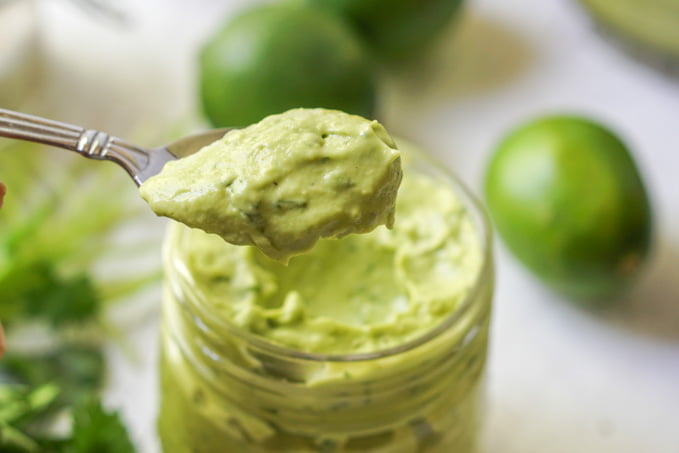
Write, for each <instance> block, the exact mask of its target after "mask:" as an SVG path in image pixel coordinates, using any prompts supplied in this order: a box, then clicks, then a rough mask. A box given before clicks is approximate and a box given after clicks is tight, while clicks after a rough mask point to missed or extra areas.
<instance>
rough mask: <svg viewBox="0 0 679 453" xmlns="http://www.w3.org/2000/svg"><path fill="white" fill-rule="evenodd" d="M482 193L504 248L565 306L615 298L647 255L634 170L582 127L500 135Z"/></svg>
mask: <svg viewBox="0 0 679 453" xmlns="http://www.w3.org/2000/svg"><path fill="white" fill-rule="evenodd" d="M485 192H486V200H487V203H488V207H489V209H490V211H491V213H492V216H493V220H494V221H495V226H496V227H497V231H498V232H499V234H500V236H501V237H502V238H503V239H504V242H505V244H506V245H507V247H508V248H509V249H510V250H511V251H512V252H513V253H514V255H515V256H516V257H517V258H518V259H519V260H520V261H521V262H522V263H523V264H525V265H526V267H528V268H529V269H530V270H531V271H533V273H535V274H536V275H537V276H538V277H540V278H541V279H542V280H543V281H545V282H546V283H547V284H548V285H550V286H551V287H552V288H554V289H556V290H558V291H559V292H561V293H563V294H565V295H567V296H569V297H572V298H575V299H579V300H605V299H609V298H612V297H614V296H616V295H617V294H618V293H619V292H620V291H622V290H623V289H625V288H626V287H627V286H629V285H628V283H629V282H630V281H632V280H633V277H635V276H636V275H637V273H638V271H639V269H640V268H641V265H642V264H643V262H644V260H645V258H646V256H647V254H648V251H649V247H650V238H651V206H650V203H649V200H648V197H647V193H646V189H645V187H644V184H643V182H642V180H641V176H640V174H639V171H638V169H637V166H636V164H635V162H634V160H633V158H632V155H631V154H630V152H629V150H628V149H627V147H626V146H625V144H623V142H622V141H621V140H620V139H619V138H618V137H617V136H616V135H615V134H614V133H613V132H611V131H610V130H608V129H607V128H606V127H605V126H603V125H601V124H598V123H596V122H593V121H591V120H589V119H585V118H580V117H574V116H549V117H544V118H540V119H537V120H533V121H529V122H527V123H525V124H523V125H521V126H520V127H518V128H517V129H515V130H514V131H512V132H510V133H509V134H508V135H507V136H506V137H505V138H504V139H503V140H502V141H501V143H500V144H499V146H498V147H497V149H496V151H495V153H494V154H493V156H492V158H491V160H490V165H489V166H488V170H487V173H486V179H485Z"/></svg>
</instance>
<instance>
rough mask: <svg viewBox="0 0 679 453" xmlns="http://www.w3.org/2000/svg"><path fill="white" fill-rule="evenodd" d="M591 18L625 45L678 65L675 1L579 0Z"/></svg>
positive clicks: (678, 13) (678, 11)
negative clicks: (631, 45)
mask: <svg viewBox="0 0 679 453" xmlns="http://www.w3.org/2000/svg"><path fill="white" fill-rule="evenodd" d="M579 1H580V3H581V4H582V5H584V6H585V7H586V8H587V9H588V10H589V12H590V13H591V14H592V16H593V17H594V19H595V20H596V21H597V22H599V23H601V24H602V25H603V26H604V27H605V28H606V29H607V30H608V31H610V32H612V33H614V34H615V35H617V36H619V37H621V38H623V39H624V40H625V41H626V42H628V43H629V44H636V45H641V46H643V47H644V48H646V49H649V50H651V51H653V52H655V53H657V54H659V55H663V56H666V57H669V58H670V59H672V60H674V61H677V62H679V0H579Z"/></svg>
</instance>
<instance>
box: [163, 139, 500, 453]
mask: <svg viewBox="0 0 679 453" xmlns="http://www.w3.org/2000/svg"><path fill="white" fill-rule="evenodd" d="M402 153H403V155H404V158H405V157H406V156H405V150H403V148H402ZM408 155H409V156H408V159H404V172H406V171H410V172H418V173H422V174H426V175H427V176H429V177H431V178H435V179H436V180H438V181H440V183H441V184H444V185H446V186H448V187H450V189H451V190H453V191H454V192H455V193H456V195H457V196H458V198H459V199H460V201H461V202H462V204H463V206H464V209H465V210H466V212H467V213H468V214H469V216H470V218H471V219H472V223H473V225H474V227H475V229H476V231H477V233H478V237H479V242H480V246H481V252H482V259H483V262H482V263H481V265H480V271H479V272H478V274H477V276H476V279H475V281H474V283H473V285H472V287H471V288H470V290H469V292H468V294H467V295H466V297H465V298H464V299H463V300H462V301H461V302H460V303H459V304H458V305H457V307H458V308H457V309H456V310H455V311H454V312H452V313H449V314H447V315H446V316H445V317H444V320H443V321H442V322H441V323H440V324H438V325H437V326H436V327H434V328H433V329H431V330H429V331H428V332H427V333H426V334H424V335H421V336H419V337H418V338H416V339H414V340H411V341H407V342H405V343H403V344H400V345H398V346H395V347H391V348H389V349H385V350H381V351H377V352H372V353H357V354H347V355H324V354H316V353H308V352H301V351H298V350H294V349H290V348H287V347H284V346H281V345H278V344H274V343H273V342H270V341H268V340H266V339H264V338H263V337H260V336H256V335H254V334H252V333H250V332H248V331H245V330H243V329H241V328H239V327H237V326H235V325H233V324H230V323H229V322H226V321H225V320H224V319H223V318H220V317H219V316H217V314H216V313H215V312H214V307H212V306H210V305H209V304H206V303H205V294H204V293H203V291H201V288H200V287H199V285H196V282H195V280H194V278H193V276H192V275H191V271H190V269H189V267H188V266H187V265H186V261H185V260H186V257H185V255H184V251H185V250H186V248H187V247H188V244H187V243H186V241H187V236H188V234H187V233H188V232H189V230H188V228H186V227H183V226H181V225H178V224H172V225H171V226H170V229H169V233H168V236H167V238H166V243H165V248H164V254H165V256H164V259H165V273H166V275H165V285H164V302H163V311H162V328H161V329H162V330H161V369H160V376H161V378H160V379H161V406H160V412H159V421H158V426H159V434H160V438H161V442H162V445H163V451H164V452H165V453H184V452H201V453H217V452H219V453H224V452H239V453H240V452H262V453H264V452H267V453H270V452H296V453H297V452H300V453H301V452H389V453H401V452H403V453H406V452H418V453H431V452H440V453H454V452H459V453H473V452H475V451H476V448H477V447H476V443H477V435H478V431H479V429H478V428H479V426H478V425H479V422H480V417H481V409H482V404H481V403H482V393H483V392H482V381H483V379H482V376H483V370H484V365H485V362H486V350H487V342H488V329H489V318H490V309H491V298H492V292H493V264H492V252H491V234H490V231H489V227H488V223H487V219H486V217H485V215H484V214H483V212H482V210H481V209H480V207H479V205H478V204H477V202H476V201H475V200H474V199H473V197H472V196H471V195H470V194H469V193H468V192H467V191H466V190H465V189H464V188H463V187H462V186H461V184H460V183H459V182H458V181H457V180H456V179H455V178H454V177H452V176H451V175H450V174H449V173H447V172H446V171H445V170H444V169H443V168H442V167H441V166H440V165H438V164H436V163H433V162H431V161H430V160H429V159H428V158H427V157H425V156H424V155H422V154H421V153H419V152H414V151H409V152H408ZM397 215H398V214H397ZM397 221H398V220H397Z"/></svg>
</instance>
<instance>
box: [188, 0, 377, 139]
mask: <svg viewBox="0 0 679 453" xmlns="http://www.w3.org/2000/svg"><path fill="white" fill-rule="evenodd" d="M375 83H376V81H375V74H374V71H373V65H372V61H371V59H370V57H369V56H368V54H367V51H366V50H365V49H364V47H363V46H362V44H361V43H360V41H359V39H358V38H357V37H356V36H355V34H354V32H353V31H352V30H351V29H350V28H349V27H348V26H347V25H346V24H345V23H344V22H343V21H342V20H341V19H339V18H338V17H335V16H334V15H332V14H329V13H327V12H325V11H322V10H320V9H318V8H314V7H311V6H308V5H303V4H287V3H279V4H263V5H259V6H256V7H254V8H250V9H248V10H246V11H244V12H242V13H241V14H239V15H238V16H236V17H233V18H230V19H229V20H228V21H227V22H226V23H224V24H223V25H222V26H221V27H219V28H218V30H217V31H216V33H215V34H214V35H212V36H211V37H210V38H209V39H208V40H207V42H206V43H205V45H204V47H203V49H202V53H201V55H200V96H201V102H202V107H203V110H204V112H205V114H206V116H207V118H208V119H209V120H210V122H211V123H212V124H213V125H214V126H219V127H222V126H245V125H248V124H252V123H254V122H257V121H259V120H261V119H262V118H264V117H265V116H268V115H271V114H274V113H280V112H282V111H285V110H288V109H290V108H295V107H325V108H332V109H338V110H344V111H346V112H349V113H353V114H357V115H361V116H364V117H368V118H370V117H372V116H373V114H374V108H375V98H376V85H375Z"/></svg>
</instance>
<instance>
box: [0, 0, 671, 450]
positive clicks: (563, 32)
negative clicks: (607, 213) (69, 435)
mask: <svg viewBox="0 0 679 453" xmlns="http://www.w3.org/2000/svg"><path fill="white" fill-rule="evenodd" d="M73 3H74V2H73ZM111 3H112V4H114V5H119V7H120V8H121V9H122V10H124V11H126V13H127V14H128V16H129V18H130V19H131V20H130V23H129V25H128V26H127V27H119V26H116V25H114V24H112V23H110V22H108V21H106V20H101V19H95V18H94V17H92V16H87V15H85V14H83V13H82V11H80V10H78V9H76V8H74V7H73V6H72V3H71V2H67V1H65V0H44V1H40V2H38V13H39V19H40V24H41V25H40V28H41V30H40V31H41V38H42V41H43V48H44V51H45V57H44V58H45V64H46V67H47V71H46V77H47V79H48V80H45V81H44V82H45V84H46V87H47V88H46V89H45V92H44V93H46V94H45V95H44V99H43V100H46V102H47V100H48V101H49V103H51V104H50V105H57V103H58V104H59V108H58V109H57V111H58V112H59V115H60V118H61V119H63V120H67V121H72V122H77V123H80V124H83V125H86V126H89V127H99V128H102V129H105V130H107V131H109V132H112V133H114V134H117V135H121V136H126V137H130V136H134V137H140V138H139V141H140V144H148V145H154V144H158V143H161V142H163V137H166V136H168V135H169V134H170V133H171V132H170V131H176V130H177V129H179V130H182V129H186V128H187V127H189V126H188V125H187V124H190V122H191V121H192V120H191V119H192V118H194V117H195V109H196V107H195V85H194V84H195V79H194V77H195V73H194V70H195V49H196V46H197V43H199V42H200V41H201V40H202V39H203V38H204V37H205V36H206V34H207V33H208V32H209V30H210V28H211V27H213V26H214V25H215V23H216V22H217V21H219V20H220V19H221V17H223V15H224V14H226V13H230V12H232V11H235V10H236V9H237V8H238V7H239V6H241V5H242V4H246V3H249V2H247V1H245V0H243V1H229V0H222V1H216V0H201V1H198V0H196V1H191V2H189V1H179V0H165V1H163V0H145V1H134V0H127V1H120V2H117V3H116V2H111ZM468 3H469V7H468V9H467V12H466V14H465V16H464V17H463V19H462V20H461V22H460V23H459V24H458V26H457V27H456V29H454V30H453V29H451V32H450V33H449V34H448V35H447V36H446V37H445V39H444V42H443V43H442V44H441V47H440V49H438V50H437V53H436V58H430V59H428V60H426V61H424V62H423V63H421V65H420V67H419V68H414V69H411V70H407V71H406V70H403V71H402V72H401V73H400V74H395V75H394V74H392V75H390V76H389V77H388V81H386V82H385V83H384V84H383V93H382V95H383V97H382V99H383V104H382V113H381V119H382V120H383V121H384V122H385V124H386V126H387V128H388V129H389V130H390V131H392V132H393V133H395V134H398V135H402V136H406V137H408V138H410V139H412V140H414V141H416V142H418V143H420V144H422V145H424V146H425V147H427V149H430V150H431V152H432V153H433V154H435V155H436V156H437V157H438V158H440V160H441V161H443V162H444V163H445V164H446V165H447V166H449V167H450V168H452V169H453V170H454V171H455V172H457V173H458V174H459V175H460V176H461V178H462V179H463V180H464V181H465V182H467V183H468V184H469V185H470V186H471V188H472V189H473V190H474V191H475V192H476V193H479V188H480V181H481V178H482V174H483V168H484V165H485V162H486V160H487V158H488V156H489V153H490V151H491V149H492V147H493V145H494V144H495V143H496V142H497V141H498V139H499V137H500V136H501V135H502V134H503V133H504V132H506V131H507V129H508V128H510V127H512V126H514V125H516V124H517V123H519V122H522V121H524V120H525V119H527V118H529V117H531V116H535V115H538V114H543V113H549V112H575V113H582V114H587V115H590V116H592V117H594V118H598V119H599V120H601V121H603V122H605V123H607V124H609V125H610V126H611V127H612V128H614V129H615V130H617V131H619V132H620V134H621V135H622V136H623V137H624V138H625V140H626V141H627V142H628V143H629V145H630V147H631V148H632V149H633V151H634V153H635V156H636V158H637V161H638V164H639V166H640V167H641V170H642V172H643V175H644V176H645V179H646V182H647V185H648V188H649V190H650V193H651V195H652V198H653V203H654V208H655V213H656V247H655V255H654V257H653V260H652V262H651V264H650V266H649V268H648V271H647V273H646V274H645V276H644V277H643V279H642V281H641V282H640V284H639V285H638V287H637V288H636V289H635V290H634V291H633V292H632V294H630V295H629V297H628V300H626V301H621V303H620V305H619V306H618V307H616V308H615V309H613V310H610V311H607V312H605V313H599V314H593V313H589V312H587V311H584V310H581V309H578V308H577V307H575V306H573V305H571V304H569V303H567V302H566V301H564V300H562V299H561V298H559V297H558V296H555V295H554V294H552V293H550V292H548V291H547V290H545V289H544V288H543V287H541V286H540V285H539V284H538V283H537V282H536V281H535V280H534V279H533V278H532V277H531V276H530V275H529V274H528V273H527V272H526V271H525V270H524V269H522V268H521V267H520V266H518V265H517V263H516V262H515V261H514V260H513V259H512V257H511V256H509V255H508V254H507V253H506V251H505V250H504V248H503V247H502V245H501V244H499V243H497V248H496V265H497V269H498V279H497V292H496V297H495V312H494V321H493V332H492V345H491V348H492V349H491V355H490V362H489V368H488V380H487V385H488V413H487V420H486V436H485V437H486V443H487V451H488V452H490V453H573V452H579V453H609V452H610V453H613V452H615V453H639V452H653V453H679V182H677V179H679V178H678V177H677V173H678V172H679V79H672V78H670V77H668V76H664V75H661V74H660V73H658V72H655V71H654V70H652V69H650V68H647V67H646V66H643V65H641V64H639V63H638V62H636V61H633V60H631V59H630V58H628V57H627V56H625V55H624V54H622V53H621V52H620V51H619V50H618V49H617V48H615V47H612V46H611V45H610V43H609V42H608V41H606V40H603V39H601V36H599V35H598V34H597V33H596V32H595V31H594V30H593V28H592V27H591V24H590V23H589V21H588V20H587V18H586V17H585V15H584V14H583V13H582V11H581V10H580V9H579V8H578V7H577V5H576V4H575V3H574V2H572V1H569V0H543V1H536V0H532V1H531V0H512V1H502V0H470V1H469V2H468ZM2 33H3V31H2V30H0V37H2ZM413 87H415V88H413ZM144 141H146V143H144ZM148 225H149V226H148V228H150V229H151V231H152V232H153V231H156V232H157V233H156V234H157V235H158V236H160V235H162V227H163V222H162V221H159V220H156V219H153V218H152V217H151V216H149V219H148ZM159 298H160V295H159V292H155V293H154V294H153V295H152V296H151V301H152V302H153V303H154V304H153V305H154V306H155V303H156V302H159ZM147 314H148V316H146V317H145V318H143V321H142V322H141V323H140V324H137V325H134V326H132V327H131V328H130V329H131V330H130V332H131V333H130V338H129V339H130V342H131V344H133V345H134V347H135V349H136V350H137V360H133V361H131V360H130V357H129V355H126V354H124V353H123V352H121V350H120V348H118V347H112V348H111V358H112V360H113V364H114V366H113V367H112V373H111V377H110V390H109V392H108V394H107V403H109V404H110V405H111V406H113V407H121V408H122V411H123V414H124V417H125V419H126V420H127V421H128V423H129V425H130V427H131V430H132V433H133V436H134V439H135V441H137V443H138V444H139V446H140V451H141V452H142V453H150V452H154V451H156V446H155V440H154V435H155V434H154V432H155V431H154V429H155V426H154V418H155V410H156V401H157V395H156V382H155V354H156V320H157V318H156V314H157V313H156V311H155V310H153V309H152V310H151V311H150V312H147Z"/></svg>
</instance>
